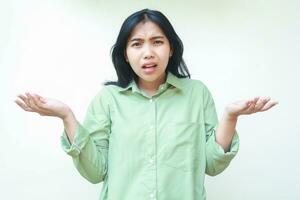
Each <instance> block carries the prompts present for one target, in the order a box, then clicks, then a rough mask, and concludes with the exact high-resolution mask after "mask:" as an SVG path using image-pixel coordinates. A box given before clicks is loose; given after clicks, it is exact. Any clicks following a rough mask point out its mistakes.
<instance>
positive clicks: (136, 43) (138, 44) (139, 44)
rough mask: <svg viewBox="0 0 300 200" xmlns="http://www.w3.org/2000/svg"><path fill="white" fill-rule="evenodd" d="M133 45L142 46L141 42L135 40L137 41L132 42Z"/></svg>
mask: <svg viewBox="0 0 300 200" xmlns="http://www.w3.org/2000/svg"><path fill="white" fill-rule="evenodd" d="M131 46H132V47H139V46H141V43H140V42H135V43H132V44H131Z"/></svg>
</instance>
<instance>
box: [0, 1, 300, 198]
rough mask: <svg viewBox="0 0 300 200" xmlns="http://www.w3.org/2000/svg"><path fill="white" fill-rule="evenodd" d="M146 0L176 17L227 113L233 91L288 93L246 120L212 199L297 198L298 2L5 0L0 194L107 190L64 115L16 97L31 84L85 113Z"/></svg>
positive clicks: (0, 52)
mask: <svg viewBox="0 0 300 200" xmlns="http://www.w3.org/2000/svg"><path fill="white" fill-rule="evenodd" d="M146 7H148V8H152V9H158V10H161V11H162V12H163V13H164V14H165V15H166V16H167V17H168V18H169V19H170V21H171V23H172V24H173V26H174V28H175V30H176V31H177V33H178V35H179V36H180V37H181V39H182V41H183V43H184V45H185V51H184V58H185V61H186V63H187V65H188V67H189V70H190V72H191V74H192V78H194V79H199V80H202V81H203V82H204V83H205V84H206V85H207V86H208V88H209V89H210V90H211V92H212V94H213V96H214V99H215V103H216V106H217V110H218V115H219V117H221V116H222V113H223V110H224V107H225V106H226V105H227V104H228V103H230V102H233V101H236V100H240V99H246V98H251V97H254V96H257V95H258V96H259V95H261V96H270V97H271V98H273V99H274V100H277V101H279V105H277V106H276V107H274V108H273V109H271V110H270V111H268V112H265V113H258V114H255V115H250V116H242V117H240V118H239V121H238V125H237V130H238V132H239V134H240V140H241V143H240V151H239V153H238V155H237V156H236V158H235V159H234V160H233V161H232V163H231V165H230V166H229V168H227V169H226V170H225V171H224V172H223V173H222V174H220V175H218V176H216V177H207V178H206V189H207V196H208V200H219V199H222V200H240V199H244V200H247V199H249V200H253V199H259V200H260V199H262V200H265V199H272V200H282V199H288V200H294V199H300V192H299V183H298V180H299V177H300V167H299V164H300V157H299V153H300V151H299V147H298V145H299V139H300V136H299V134H300V131H299V118H298V116H299V111H300V109H299V102H300V95H299V89H298V88H297V87H299V85H300V84H299V83H300V81H299V78H298V76H299V68H298V67H299V66H298V67H297V66H296V65H299V52H300V41H299V40H300V39H299V35H300V20H299V19H300V16H299V15H300V14H299V8H300V2H299V1H296V0H295V1H293V0H288V1H277V0H266V1H260V0H252V1H241V0H240V1H239V0H229V1H217V0H207V1H204V0H203V1H178V3H176V1H159V3H154V1H143V2H142V1H128V2H126V3H125V2H124V3H122V2H119V1H109V2H108V1H95V0H93V1H91V0H90V1H79V0H64V1H62V0H60V1H59V0H51V1H50V0H44V1H40V0H39V1H37V0H26V1H25V0H13V1H1V3H0V69H1V70H0V91H1V98H0V136H1V137H0V144H1V145H0V198H1V199H5V200H10V199H12V200H14V199H24V200H39V199H43V200H50V199H51V200H52V199H73V200H80V199H98V197H99V194H100V190H101V187H102V184H97V185H92V184H90V183H89V182H87V181H86V180H85V179H83V178H82V177H81V176H80V175H79V173H78V172H77V171H76V169H75V167H74V166H73V163H72V160H71V158H70V157H69V156H68V155H66V154H65V153H64V152H63V150H62V149H61V146H60V136H61V133H62V130H63V124H62V122H61V121H60V120H59V119H55V118H51V117H41V116H39V115H38V114H35V113H26V112H24V111H22V110H21V109H20V108H19V107H18V106H17V105H16V104H15V103H14V102H13V101H14V100H15V98H16V95H17V94H19V93H24V92H27V91H29V92H35V93H38V94H41V95H43V96H48V97H53V98H57V99H59V100H61V101H63V102H65V103H67V104H68V105H69V106H70V107H72V109H73V111H74V112H75V114H76V116H77V118H78V119H79V120H80V121H81V120H82V119H83V117H84V114H85V111H86V108H87V105H88V103H89V102H90V100H91V98H92V97H93V96H94V95H95V94H96V93H97V92H98V91H99V89H100V88H101V87H102V86H101V84H102V83H103V82H104V81H105V80H114V79H115V78H116V76H115V72H114V69H113V65H112V63H111V58H110V48H111V46H112V45H113V44H114V42H115V40H116V37H117V34H118V31H119V29H120V26H121V24H122V23H123V21H124V19H125V18H126V17H127V16H129V15H130V14H131V13H133V12H135V11H137V10H140V9H142V8H146ZM297 56H298V57H297Z"/></svg>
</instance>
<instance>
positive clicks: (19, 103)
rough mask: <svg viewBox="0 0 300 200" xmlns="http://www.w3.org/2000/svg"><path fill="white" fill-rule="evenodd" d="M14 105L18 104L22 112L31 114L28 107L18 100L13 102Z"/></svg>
mask: <svg viewBox="0 0 300 200" xmlns="http://www.w3.org/2000/svg"><path fill="white" fill-rule="evenodd" d="M15 103H16V104H18V105H19V106H20V107H21V108H22V109H23V110H25V111H28V112H33V110H32V109H31V108H30V107H28V106H27V105H26V104H24V103H23V102H21V101H20V100H15Z"/></svg>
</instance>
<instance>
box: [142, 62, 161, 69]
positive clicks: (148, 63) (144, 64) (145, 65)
mask: <svg viewBox="0 0 300 200" xmlns="http://www.w3.org/2000/svg"><path fill="white" fill-rule="evenodd" d="M153 65H155V67H156V66H157V64H156V63H155V62H146V63H143V65H142V68H143V69H144V68H147V67H150V66H153Z"/></svg>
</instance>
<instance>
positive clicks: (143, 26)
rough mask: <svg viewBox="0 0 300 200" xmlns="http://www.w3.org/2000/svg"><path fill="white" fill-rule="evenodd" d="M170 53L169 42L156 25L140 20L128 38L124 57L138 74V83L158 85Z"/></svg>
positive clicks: (162, 79) (162, 80)
mask: <svg viewBox="0 0 300 200" xmlns="http://www.w3.org/2000/svg"><path fill="white" fill-rule="evenodd" d="M171 55H172V51H171V48H170V43H169V40H168V38H167V37H166V36H165V34H164V33H163V31H162V30H161V29H160V28H159V26H158V25H156V24H155V23H153V22H151V21H146V22H140V23H139V24H137V25H136V26H135V28H134V29H133V31H132V33H131V35H130V36H129V38H128V41H127V46H126V52H125V58H126V60H127V61H128V62H129V64H130V66H131V68H132V69H133V71H134V72H135V73H136V74H137V75H138V77H139V80H138V82H139V83H138V84H139V85H140V84H143V83H144V84H155V85H159V84H161V83H162V82H164V80H165V75H166V74H165V71H166V68H167V65H168V61H169V58H170V57H171Z"/></svg>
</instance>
